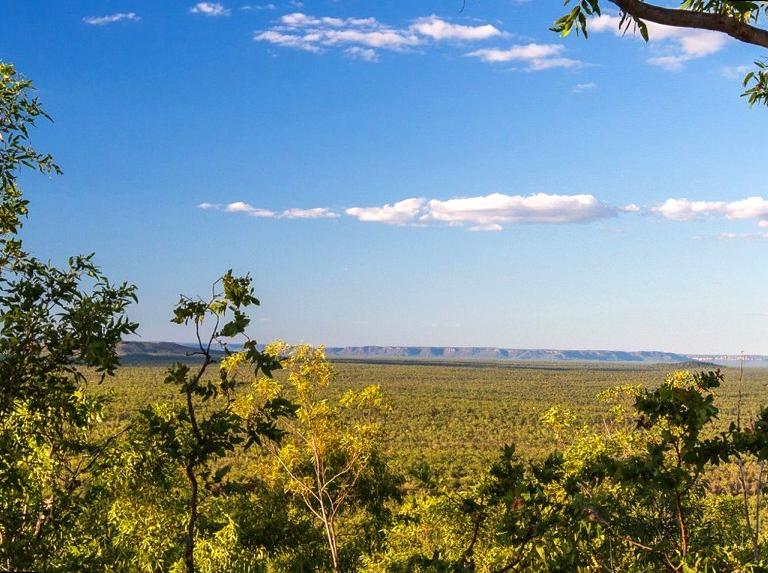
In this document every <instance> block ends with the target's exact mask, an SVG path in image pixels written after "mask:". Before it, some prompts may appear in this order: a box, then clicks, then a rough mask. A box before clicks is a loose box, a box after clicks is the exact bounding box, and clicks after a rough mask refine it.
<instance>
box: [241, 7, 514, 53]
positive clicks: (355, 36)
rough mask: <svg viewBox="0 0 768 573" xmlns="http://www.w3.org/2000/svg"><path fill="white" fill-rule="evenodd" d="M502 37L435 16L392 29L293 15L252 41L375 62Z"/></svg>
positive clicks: (368, 21)
mask: <svg viewBox="0 0 768 573" xmlns="http://www.w3.org/2000/svg"><path fill="white" fill-rule="evenodd" d="M502 34H503V33H502V32H501V30H499V29H497V28H496V27H494V26H492V25H490V24H482V25H477V26H469V25H462V24H453V23H451V22H447V21H445V20H442V19H440V18H438V17H437V16H434V15H433V16H427V17H423V18H418V19H416V20H415V21H413V22H412V23H411V24H410V25H409V26H406V27H395V26H390V25H387V24H384V23H382V22H379V21H378V20H377V19H376V18H333V17H328V16H324V17H318V16H311V15H308V14H304V13H303V12H293V13H291V14H285V15H283V16H282V17H281V18H280V19H279V20H278V21H277V22H276V23H275V24H274V25H273V26H271V27H269V28H268V29H266V30H261V31H258V32H256V33H255V34H254V36H253V39H254V40H255V41H257V42H267V43H270V44H274V45H277V46H281V47H286V48H294V49H299V50H304V51H307V52H313V53H320V52H323V51H325V50H328V49H332V48H339V49H342V50H343V51H344V53H345V54H346V55H347V56H349V57H353V58H357V59H362V60H366V61H370V62H374V61H377V59H378V54H377V50H389V51H394V52H403V51H406V50H409V49H412V48H415V47H417V46H423V45H425V44H428V43H429V42H441V41H464V42H470V41H481V40H485V39H488V38H492V37H494V36H501V35H502Z"/></svg>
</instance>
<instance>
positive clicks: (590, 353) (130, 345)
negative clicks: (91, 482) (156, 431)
mask: <svg viewBox="0 0 768 573" xmlns="http://www.w3.org/2000/svg"><path fill="white" fill-rule="evenodd" d="M194 350H195V348H194V347H193V346H192V345H191V344H190V345H184V344H178V343H176V342H139V341H128V342H123V343H121V344H120V347H119V349H118V352H119V354H120V355H121V356H122V360H123V362H124V363H139V362H173V361H187V360H194V357H190V356H189V354H190V353H191V352H194ZM326 353H327V354H328V356H329V357H330V358H345V359H359V360H381V359H393V358H394V359H410V360H419V359H431V360H511V361H517V362H634V363H641V364H674V363H685V362H691V361H692V360H693V359H692V358H691V357H690V356H685V355H683V354H676V353H674V352H656V351H623V350H551V349H517V348H497V347H479V346H344V347H341V346H336V347H328V348H326Z"/></svg>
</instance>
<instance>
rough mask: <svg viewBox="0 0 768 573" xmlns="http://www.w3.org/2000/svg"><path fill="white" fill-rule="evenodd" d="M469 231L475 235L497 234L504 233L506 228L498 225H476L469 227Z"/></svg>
mask: <svg viewBox="0 0 768 573" xmlns="http://www.w3.org/2000/svg"><path fill="white" fill-rule="evenodd" d="M467 230H468V231H472V232H473V233H476V232H478V231H492V232H497V231H503V230H504V227H502V226H501V225H499V224H498V223H488V224H486V225H474V226H472V227H469V229H467Z"/></svg>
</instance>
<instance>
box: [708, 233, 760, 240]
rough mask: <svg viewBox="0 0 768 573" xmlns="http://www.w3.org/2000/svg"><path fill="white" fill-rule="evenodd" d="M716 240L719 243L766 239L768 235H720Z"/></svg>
mask: <svg viewBox="0 0 768 573" xmlns="http://www.w3.org/2000/svg"><path fill="white" fill-rule="evenodd" d="M717 238H718V239H720V240H721V241H732V240H734V239H768V233H720V234H719V235H717Z"/></svg>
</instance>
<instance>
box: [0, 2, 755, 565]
mask: <svg viewBox="0 0 768 573" xmlns="http://www.w3.org/2000/svg"><path fill="white" fill-rule="evenodd" d="M613 3H614V4H615V5H616V6H618V8H619V9H620V10H621V14H622V17H623V20H622V21H623V25H624V26H626V27H637V28H638V29H639V30H640V33H641V34H642V35H644V36H647V29H646V24H645V22H646V21H649V22H655V23H659V24H664V25H669V26H681V27H691V28H702V29H707V30H715V31H720V32H723V33H726V34H729V35H731V36H733V37H734V38H737V39H738V40H741V41H744V42H747V43H752V44H755V45H757V46H762V47H766V46H768V32H767V31H765V30H763V29H762V28H760V27H759V25H760V24H761V23H762V22H763V21H764V19H765V16H766V12H767V11H768V2H729V1H724V0H686V2H684V3H683V5H682V6H680V7H679V8H669V7H666V6H654V5H652V4H649V3H646V2H642V1H640V0H613ZM568 8H569V12H568V13H567V14H566V15H565V16H564V17H563V18H562V19H560V20H559V21H557V22H556V23H555V25H554V27H553V29H554V30H555V31H557V32H560V33H562V34H568V33H569V32H570V31H571V30H575V31H577V32H579V33H582V34H583V35H584V36H586V35H587V33H588V19H589V17H591V16H593V15H595V14H599V13H600V4H599V2H598V0H582V1H580V2H577V3H574V4H573V6H572V7H571V6H569V7H568ZM767 78H768V73H767V72H766V68H765V65H764V64H763V63H760V62H758V63H757V69H756V71H754V72H750V73H749V74H748V75H747V77H746V78H745V80H744V83H745V86H746V87H745V89H746V93H745V95H746V96H747V98H748V99H749V102H750V103H764V102H765V101H766V93H767V92H766V79H767ZM49 119H50V118H48V116H47V115H46V113H45V112H44V111H43V108H42V107H41V106H40V104H39V103H38V100H37V98H36V96H35V94H34V91H33V87H32V84H31V83H30V81H28V80H27V79H25V78H24V77H23V76H21V75H20V74H19V73H18V72H17V71H16V70H15V68H14V66H13V65H11V64H8V63H5V64H2V65H0V136H1V138H2V144H0V145H1V146H0V186H1V192H2V196H1V198H2V203H1V204H0V233H1V235H0V248H1V250H2V251H1V254H0V309H2V318H1V321H0V329H1V330H0V381H1V382H0V391H1V392H2V400H0V570H3V571H45V572H101V571H114V572H125V573H128V572H142V573H154V572H161V571H169V572H177V573H181V572H186V573H193V572H195V571H197V572H200V573H205V572H219V571H232V572H257V571H265V572H267V571H269V572H278V571H285V572H289V571H290V572H299V571H361V572H369V573H374V572H377V573H384V572H393V573H394V572H409V571H412V572H455V573H459V572H466V573H469V572H474V571H478V572H489V573H490V572H498V573H501V572H511V571H534V572H535V571H542V572H544V571H549V572H558V571H560V572H576V571H582V572H587V571H590V572H593V571H594V572H597V571H606V572H607V571H627V572H629V571H638V572H639V571H649V572H652V571H669V572H680V573H682V572H705V571H706V572H724V571H743V572H746V571H753V572H757V571H768V536H767V534H768V530H767V529H766V524H765V521H766V520H767V518H766V510H765V505H766V503H765V500H764V495H763V493H764V487H765V483H766V480H768V467H767V466H766V462H767V461H768V410H766V409H763V408H762V407H761V406H760V402H761V401H762V400H763V399H764V398H765V393H764V384H763V383H762V382H761V380H762V379H763V373H762V371H748V372H744V371H741V372H740V371H738V370H724V371H721V370H718V369H716V367H714V366H713V367H712V368H711V369H710V368H708V367H703V368H699V367H697V365H695V364H694V365H691V366H690V368H689V369H681V370H675V371H672V372H666V371H665V370H664V369H662V368H660V367H655V368H638V367H635V368H630V367H626V368H625V367H615V368H612V369H599V368H590V367H583V368H565V369H563V368H559V369H554V368H552V369H549V368H546V367H544V366H542V367H540V368H536V367H532V366H520V365H518V366H501V365H493V364H486V365H477V364H475V365H468V364H464V365H461V364H453V365H445V364H444V365H440V364H431V365H420V366H414V365H409V364H407V363H406V364H388V365H387V364H378V365H376V364H367V365H366V364H347V363H338V364H332V363H331V362H330V361H329V360H328V359H326V357H325V355H324V352H323V348H322V347H309V346H289V345H286V344H284V343H282V342H271V343H268V344H262V343H263V342H266V341H255V340H251V339H250V338H248V336H247V335H246V333H247V331H248V326H249V322H250V315H251V313H252V312H254V311H255V310H256V309H257V307H258V306H259V301H258V299H257V298H256V294H255V290H254V286H255V285H254V284H253V281H252V279H251V278H250V277H249V276H248V275H243V276H238V275H236V274H233V273H232V272H226V273H224V274H223V275H222V276H221V277H220V278H219V279H218V280H215V281H214V282H213V283H212V287H211V290H210V292H209V293H207V295H205V296H203V297H198V296H182V297H181V298H180V300H179V302H178V304H177V305H176V307H175V308H174V309H173V310H172V312H170V313H169V318H170V320H172V322H175V323H178V324H179V325H180V327H182V326H183V325H187V327H191V328H193V329H194V332H195V334H196V339H197V347H196V348H191V349H190V352H189V356H188V360H186V361H185V362H183V363H176V364H173V365H168V366H167V367H161V366H145V367H138V366H121V365H120V361H119V357H118V353H117V348H118V344H119V343H120V341H121V340H122V339H123V338H124V337H126V336H129V335H131V334H133V333H135V332H136V329H137V326H138V325H137V324H135V323H133V322H131V321H130V320H129V319H128V318H127V317H126V310H127V309H128V308H129V307H130V305H131V304H132V303H133V302H134V301H135V300H136V288H135V287H134V286H133V285H131V284H114V283H113V282H110V281H109V279H108V278H107V277H105V276H104V275H103V274H102V272H101V271H100V270H99V267H98V266H96V263H95V262H94V258H93V256H92V255H86V256H74V257H72V258H71V259H69V261H68V263H67V265H66V266H64V267H57V266H54V265H52V264H50V263H48V262H45V261H44V260H42V259H38V258H36V257H35V256H34V255H33V254H31V253H29V252H27V251H26V250H25V246H24V244H23V243H22V240H21V228H22V223H23V221H24V219H25V218H26V217H27V207H28V203H27V201H26V200H25V198H24V195H23V193H22V191H21V189H20V188H19V185H18V177H19V174H20V173H21V172H22V171H23V170H34V171H39V172H41V173H43V174H47V175H51V176H55V175H57V174H58V173H60V169H59V166H58V165H57V164H56V162H55V160H54V158H52V157H51V156H50V155H47V154H45V153H44V152H40V151H38V150H37V149H36V148H35V147H33V145H32V143H31V138H32V136H33V132H34V129H33V128H34V126H35V124H36V123H37V122H39V121H46V120H49ZM565 396H567V398H565Z"/></svg>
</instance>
